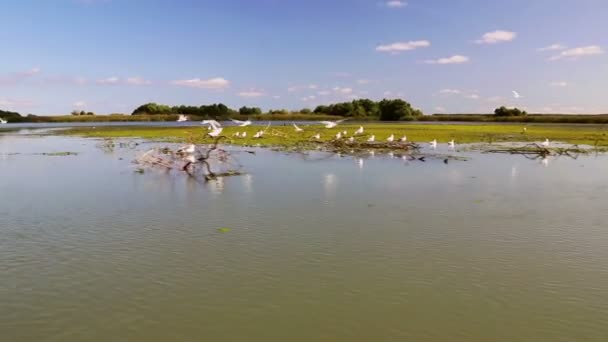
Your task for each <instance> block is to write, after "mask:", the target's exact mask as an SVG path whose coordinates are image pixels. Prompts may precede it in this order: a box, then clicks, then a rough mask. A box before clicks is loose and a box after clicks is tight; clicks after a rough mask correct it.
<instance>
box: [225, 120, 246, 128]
mask: <svg viewBox="0 0 608 342" xmlns="http://www.w3.org/2000/svg"><path fill="white" fill-rule="evenodd" d="M230 121H232V122H234V123H235V124H237V125H238V126H239V127H247V126H249V125H251V120H247V121H241V120H235V119H230Z"/></svg>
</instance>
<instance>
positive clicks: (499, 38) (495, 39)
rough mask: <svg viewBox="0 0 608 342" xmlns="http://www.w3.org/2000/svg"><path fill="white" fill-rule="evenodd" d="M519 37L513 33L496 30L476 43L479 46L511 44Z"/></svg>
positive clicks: (486, 34)
mask: <svg viewBox="0 0 608 342" xmlns="http://www.w3.org/2000/svg"><path fill="white" fill-rule="evenodd" d="M515 37H517V33H515V32H511V31H503V30H496V31H492V32H487V33H484V35H483V36H481V39H478V40H476V41H475V43H477V44H497V43H504V42H510V41H512V40H513V39H515Z"/></svg>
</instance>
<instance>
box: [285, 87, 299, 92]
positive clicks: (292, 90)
mask: <svg viewBox="0 0 608 342" xmlns="http://www.w3.org/2000/svg"><path fill="white" fill-rule="evenodd" d="M296 90H298V88H297V87H289V88H287V91H288V92H290V93H293V92H294V91H296Z"/></svg>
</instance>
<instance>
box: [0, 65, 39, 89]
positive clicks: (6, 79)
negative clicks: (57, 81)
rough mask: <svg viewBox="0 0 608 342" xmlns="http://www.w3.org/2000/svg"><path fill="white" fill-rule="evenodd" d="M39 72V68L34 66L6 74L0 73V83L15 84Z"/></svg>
mask: <svg viewBox="0 0 608 342" xmlns="http://www.w3.org/2000/svg"><path fill="white" fill-rule="evenodd" d="M39 73H40V68H38V67H35V68H32V69H29V70H25V71H18V72H13V73H10V74H7V75H4V76H3V75H0V85H15V84H17V83H21V82H22V81H25V80H26V79H29V78H31V77H34V76H36V75H37V74H39Z"/></svg>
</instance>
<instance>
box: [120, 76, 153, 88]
mask: <svg viewBox="0 0 608 342" xmlns="http://www.w3.org/2000/svg"><path fill="white" fill-rule="evenodd" d="M126 83H127V84H130V85H137V86H141V85H149V84H152V82H151V81H148V80H145V79H143V78H141V77H129V78H127V80H126Z"/></svg>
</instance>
